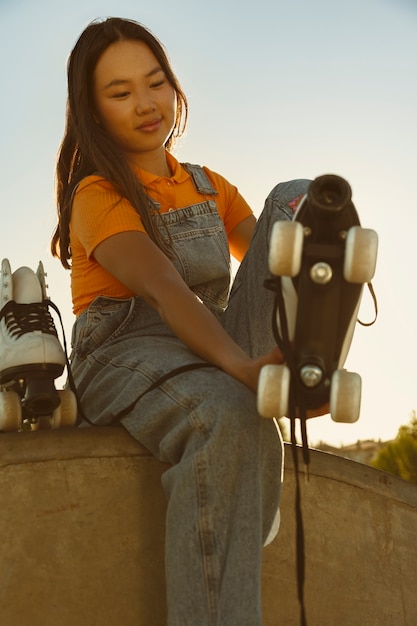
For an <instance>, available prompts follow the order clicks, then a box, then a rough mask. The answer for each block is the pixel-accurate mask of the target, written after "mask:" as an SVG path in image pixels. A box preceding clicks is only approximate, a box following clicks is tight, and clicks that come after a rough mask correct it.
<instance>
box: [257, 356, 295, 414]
mask: <svg viewBox="0 0 417 626" xmlns="http://www.w3.org/2000/svg"><path fill="white" fill-rule="evenodd" d="M289 391H290V370H289V369H288V367H287V366H286V365H264V367H263V368H262V369H261V373H260V375H259V383H258V399H257V403H258V412H259V414H260V415H262V417H275V418H277V419H279V418H281V417H283V416H284V415H286V414H287V412H288V397H289Z"/></svg>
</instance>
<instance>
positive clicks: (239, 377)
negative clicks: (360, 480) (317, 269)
mask: <svg viewBox="0 0 417 626" xmlns="http://www.w3.org/2000/svg"><path fill="white" fill-rule="evenodd" d="M186 118H187V101H186V97H185V95H184V93H183V92H182V90H181V87H180V85H179V83H178V81H177V79H176V77H175V75H174V73H173V71H172V69H171V66H170V64H169V62H168V59H167V56H166V54H165V52H164V49H163V47H162V45H161V44H160V43H159V42H158V40H157V39H156V38H155V37H154V36H153V35H152V34H151V33H150V32H149V31H148V30H147V29H146V28H144V27H143V26H142V25H140V24H138V23H136V22H133V21H130V20H125V19H119V18H110V19H107V20H105V21H102V22H94V23H92V24H90V25H89V26H88V27H87V28H86V29H85V31H84V32H83V33H82V35H81V36H80V38H79V40H78V41H77V43H76V45H75V47H74V49H73V51H72V53H71V55H70V58H69V63H68V106H67V126H66V131H65V136H64V139H63V142H62V145H61V149H60V153H59V159H58V165H57V196H58V214H59V221H58V226H57V229H56V231H55V233H54V237H53V241H52V251H53V253H54V254H55V255H56V256H59V257H60V259H61V262H62V264H63V265H64V267H66V268H69V267H71V284H72V296H73V306H74V313H75V315H76V316H77V317H76V322H75V326H74V332H73V352H72V357H71V361H72V373H73V376H74V379H75V383H76V385H77V389H78V393H79V396H80V400H81V405H82V407H83V411H84V413H85V414H86V415H87V416H88V418H89V420H91V421H92V422H94V423H96V424H103V425H104V424H112V423H115V422H116V423H121V424H122V425H123V426H124V427H125V428H126V429H127V430H128V431H129V432H130V433H131V434H132V436H133V437H135V438H136V439H137V440H138V441H140V442H141V443H142V444H143V445H145V446H146V447H147V448H148V449H149V450H150V451H151V452H152V453H153V454H154V455H155V456H156V457H158V458H159V459H160V460H161V461H164V462H168V463H170V464H171V467H170V469H169V470H168V471H166V472H165V474H164V476H163V486H164V489H165V492H166V494H167V498H168V512H167V538H166V581H167V600H168V613H169V617H168V624H169V626H219V625H221V626H227V625H230V626H232V625H233V626H236V625H237V624H239V626H260V625H261V624H262V617H261V600H260V577H261V550H262V546H263V544H264V543H265V541H266V540H267V538H268V537H269V538H271V537H272V536H273V534H274V521H275V519H276V514H277V510H278V504H279V498H280V488H281V477H282V441H281V438H280V435H279V431H278V429H277V427H276V424H275V423H274V421H272V420H265V419H262V418H261V417H260V416H259V415H258V413H257V410H256V389H257V382H258V375H259V371H260V368H261V367H262V365H264V364H266V363H278V362H281V360H282V357H281V354H280V352H279V350H278V349H277V348H276V347H274V341H273V338H272V336H271V334H272V333H271V330H270V316H271V313H270V311H271V306H272V298H273V296H272V294H270V293H269V292H268V291H267V290H266V289H264V288H263V286H262V284H263V281H264V279H265V277H266V276H267V273H268V272H267V245H268V236H269V231H270V228H271V225H272V224H273V222H274V221H275V220H277V219H283V218H286V219H288V218H289V217H291V214H292V206H293V205H294V202H295V203H296V198H298V197H299V196H300V195H302V194H304V193H305V191H306V189H307V186H308V181H293V182H292V183H285V184H281V185H278V187H276V188H275V189H274V190H273V192H272V193H271V195H270V196H269V197H268V199H267V203H266V206H265V209H264V211H263V214H262V216H261V218H260V220H259V221H258V224H257V225H256V220H255V217H254V216H253V214H252V211H251V209H250V208H249V206H248V205H247V203H246V202H245V201H244V199H243V198H242V196H241V195H240V194H239V192H238V191H237V189H236V187H234V186H232V185H231V184H230V183H229V182H227V181H226V180H225V179H224V178H223V177H221V176H220V175H219V174H216V173H214V172H213V171H211V170H209V169H207V168H206V167H204V168H201V167H199V166H194V165H190V164H180V163H178V162H177V161H176V159H175V158H174V157H173V155H172V154H171V152H170V150H171V148H172V146H173V144H174V141H175V139H176V138H177V137H179V136H180V135H181V134H182V132H183V130H184V127H185V123H186ZM255 226H256V229H255ZM230 252H231V253H232V254H233V255H234V256H235V257H236V258H237V259H238V260H239V261H242V259H243V261H242V263H241V266H240V269H239V271H238V273H237V276H236V279H235V281H234V284H233V289H232V291H231V293H230V296H229V290H230V282H231V277H230Z"/></svg>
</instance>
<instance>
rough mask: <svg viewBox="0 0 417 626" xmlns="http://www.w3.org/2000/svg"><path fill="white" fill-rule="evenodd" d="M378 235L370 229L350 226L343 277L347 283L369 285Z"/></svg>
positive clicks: (375, 256) (373, 271)
mask: <svg viewBox="0 0 417 626" xmlns="http://www.w3.org/2000/svg"><path fill="white" fill-rule="evenodd" d="M377 252H378V235H377V234H376V232H375V231H374V230H371V229H370V228H361V227H360V226H352V228H350V229H349V230H348V232H347V236H346V247H345V260H344V268H343V275H344V277H345V280H347V282H348V283H359V284H365V283H369V282H370V281H371V280H372V278H373V276H374V274H375V267H376V258H377Z"/></svg>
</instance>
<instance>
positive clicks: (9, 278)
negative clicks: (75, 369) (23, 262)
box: [0, 259, 66, 406]
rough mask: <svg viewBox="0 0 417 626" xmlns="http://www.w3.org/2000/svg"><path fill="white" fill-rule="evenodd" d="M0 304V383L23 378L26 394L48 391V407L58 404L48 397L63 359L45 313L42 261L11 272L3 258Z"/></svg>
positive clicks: (60, 372)
mask: <svg viewBox="0 0 417 626" xmlns="http://www.w3.org/2000/svg"><path fill="white" fill-rule="evenodd" d="M0 306H1V309H0V383H1V384H2V385H4V384H7V383H10V382H12V383H13V382H16V383H17V382H19V381H23V382H24V384H25V386H26V387H27V391H26V396H30V397H31V398H32V397H34V396H35V395H36V396H37V397H40V396H42V395H43V396H44V397H46V396H47V395H48V394H49V395H50V396H51V406H52V405H53V404H59V400H57V399H56V398H55V399H54V400H52V396H54V392H53V391H52V389H53V390H55V387H54V384H53V381H54V379H55V378H57V377H58V376H60V375H61V374H62V372H63V370H64V367H65V364H66V358H65V354H64V351H63V349H62V346H61V344H60V342H59V339H58V336H57V332H56V329H55V325H54V322H53V319H52V317H51V315H50V313H49V309H48V303H47V296H46V285H45V280H44V272H43V267H42V264H40V265H39V268H38V271H37V273H35V272H33V271H32V270H31V269H30V268H28V267H20V268H19V269H18V270H16V271H15V272H14V273H13V274H12V272H11V268H10V263H9V261H8V260H7V259H3V261H2V267H1V279H0ZM51 385H52V386H51ZM55 394H56V395H57V392H56V390H55Z"/></svg>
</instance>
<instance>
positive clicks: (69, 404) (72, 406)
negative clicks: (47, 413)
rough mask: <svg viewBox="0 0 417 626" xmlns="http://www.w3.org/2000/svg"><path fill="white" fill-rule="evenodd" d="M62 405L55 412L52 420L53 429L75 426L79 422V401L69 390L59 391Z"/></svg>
mask: <svg viewBox="0 0 417 626" xmlns="http://www.w3.org/2000/svg"><path fill="white" fill-rule="evenodd" d="M58 394H59V399H60V400H61V403H60V405H59V406H58V407H57V408H56V409H55V410H54V411H53V413H52V416H51V418H50V422H51V428H66V427H70V426H75V423H76V421H77V401H76V399H75V395H74V394H73V392H72V391H70V390H69V389H63V390H60V391H58Z"/></svg>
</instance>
